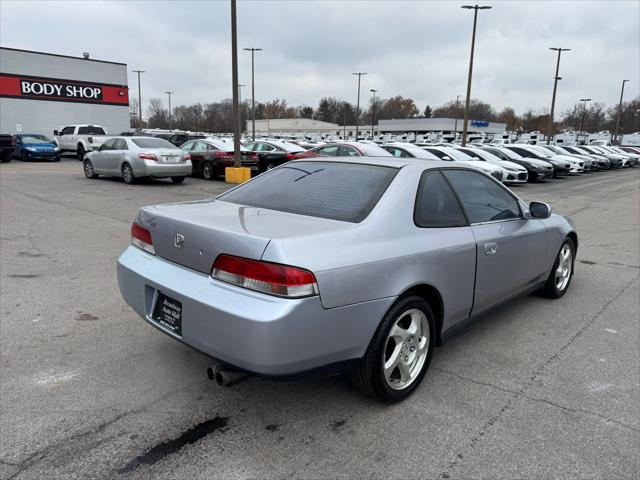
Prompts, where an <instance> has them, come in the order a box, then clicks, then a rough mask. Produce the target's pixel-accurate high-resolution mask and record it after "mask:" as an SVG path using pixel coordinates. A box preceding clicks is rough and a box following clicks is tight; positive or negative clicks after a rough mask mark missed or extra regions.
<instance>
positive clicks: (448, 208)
mask: <svg viewBox="0 0 640 480" xmlns="http://www.w3.org/2000/svg"><path fill="white" fill-rule="evenodd" d="M413 221H414V223H415V224H416V225H417V226H418V227H461V226H463V225H466V224H467V221H466V219H465V217H464V213H463V212H462V209H461V208H460V205H459V204H458V200H457V199H456V197H455V195H454V194H453V191H452V190H451V187H450V186H449V184H448V183H447V181H446V180H445V179H444V177H443V176H442V173H440V172H439V171H434V170H427V171H425V172H424V173H423V174H422V177H421V178H420V184H419V185H418V194H417V196H416V205H415V209H414V212H413Z"/></svg>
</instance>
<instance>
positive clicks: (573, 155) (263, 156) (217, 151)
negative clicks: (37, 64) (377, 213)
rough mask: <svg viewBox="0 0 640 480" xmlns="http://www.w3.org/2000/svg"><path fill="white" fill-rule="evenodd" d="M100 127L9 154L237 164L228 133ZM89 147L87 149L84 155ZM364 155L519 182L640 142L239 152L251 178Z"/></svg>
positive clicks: (631, 151)
mask: <svg viewBox="0 0 640 480" xmlns="http://www.w3.org/2000/svg"><path fill="white" fill-rule="evenodd" d="M100 128H101V127H99V126H91V125H75V126H69V127H64V128H63V129H62V130H61V131H59V132H58V131H56V132H55V134H56V135H55V137H54V139H50V138H48V137H46V136H45V135H41V134H26V133H25V134H22V133H21V134H16V135H13V137H12V139H11V143H12V147H13V153H12V155H13V156H14V157H18V158H21V159H22V160H51V161H59V160H60V156H61V154H62V153H63V152H65V151H73V149H74V148H75V151H74V153H76V154H77V155H78V158H79V159H82V160H83V162H84V163H83V168H84V172H85V174H86V176H87V177H89V178H96V177H97V176H99V175H105V176H119V177H122V178H123V179H124V180H125V181H126V182H127V183H135V182H136V181H137V180H138V179H140V178H145V177H151V178H171V179H172V180H173V181H174V182H176V183H179V182H182V181H183V180H184V178H185V177H186V176H189V175H193V176H198V177H202V178H204V179H206V180H213V179H215V178H217V177H220V176H223V175H224V172H225V168H226V167H229V166H233V164H234V153H233V149H234V145H233V140H232V138H229V137H213V136H206V135H200V134H198V135H196V134H192V133H184V132H175V133H171V134H167V133H159V134H155V135H154V134H146V135H131V134H129V133H128V132H125V133H123V134H121V135H119V136H116V137H107V136H106V134H105V133H104V132H100V130H99V129H100ZM67 137H68V138H67ZM65 142H67V143H65ZM67 144H68V145H67ZM83 145H85V146H83ZM65 146H66V147H67V148H64V147H65ZM72 147H73V148H72ZM89 148H90V149H91V150H90V151H88V152H87V150H86V149H89ZM364 156H367V157H385V156H393V157H400V158H408V157H414V158H423V159H426V160H441V161H452V162H466V163H465V164H466V165H467V166H470V167H473V168H477V169H479V170H481V171H483V172H485V173H487V174H489V175H491V176H493V177H494V178H496V179H497V180H499V181H501V182H503V183H505V184H517V183H526V182H535V181H539V180H543V179H545V178H551V177H558V176H562V175H567V174H579V173H584V172H592V171H597V170H608V169H613V168H623V167H632V166H635V165H637V164H638V161H639V159H640V147H627V146H625V147H614V146H605V145H571V146H569V145H562V146H558V145H540V144H539V145H528V144H519V143H516V144H505V143H495V144H484V143H472V144H468V145H466V146H464V147H463V146H462V145H460V144H452V143H405V142H388V143H382V144H377V143H375V142H373V141H368V140H363V141H359V142H350V141H340V142H331V143H318V142H309V141H292V140H282V139H269V138H263V139H257V140H250V139H245V140H244V142H243V143H242V149H241V163H242V166H244V167H248V168H250V169H251V171H252V174H254V175H255V174H259V173H262V172H264V171H267V170H270V169H272V168H275V167H277V166H279V165H281V164H283V163H285V162H288V161H290V160H294V159H299V158H311V157H364ZM9 158H10V157H9Z"/></svg>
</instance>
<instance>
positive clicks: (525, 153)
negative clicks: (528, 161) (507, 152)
mask: <svg viewBox="0 0 640 480" xmlns="http://www.w3.org/2000/svg"><path fill="white" fill-rule="evenodd" d="M511 150H512V151H514V152H516V153H517V154H518V155H520V156H521V157H530V156H531V153H530V152H529V151H527V150H525V149H524V148H518V147H511Z"/></svg>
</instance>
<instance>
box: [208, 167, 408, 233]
mask: <svg viewBox="0 0 640 480" xmlns="http://www.w3.org/2000/svg"><path fill="white" fill-rule="evenodd" d="M397 172H398V170H397V169H396V168H392V167H382V166H377V165H366V164H354V163H338V162H289V163H286V164H284V165H282V166H281V167H278V168H276V169H275V170H273V171H271V172H269V173H267V174H264V175H261V176H259V177H256V178H255V179H254V180H252V181H251V182H249V183H247V184H245V185H241V186H240V187H237V188H235V189H234V190H232V191H230V192H229V193H225V194H223V195H221V196H220V197H218V198H219V199H220V200H223V201H225V202H230V203H238V204H241V205H247V206H250V207H259V208H267V209H270V210H277V211H280V212H289V213H297V214H299V215H308V216H310V217H319V218H329V219H332V220H341V221H343V222H352V223H358V222H361V221H362V220H364V219H365V218H366V217H367V215H369V213H370V212H371V210H372V209H373V207H375V205H376V204H377V203H378V200H380V197H381V196H382V194H383V193H384V192H385V190H386V189H387V187H388V186H389V184H390V183H391V181H392V180H393V178H394V177H395V175H396V173H397Z"/></svg>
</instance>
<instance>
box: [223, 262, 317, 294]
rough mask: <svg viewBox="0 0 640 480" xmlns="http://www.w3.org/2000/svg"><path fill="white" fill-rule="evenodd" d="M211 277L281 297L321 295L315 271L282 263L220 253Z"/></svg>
mask: <svg viewBox="0 0 640 480" xmlns="http://www.w3.org/2000/svg"><path fill="white" fill-rule="evenodd" d="M211 276H212V277H213V278H215V279H217V280H221V281H223V282H226V283H231V284H233V285H237V286H239V287H243V288H248V289H249V290H254V291H256V292H261V293H266V294H268V295H276V296H278V297H286V298H302V297H309V296H312V295H317V294H318V284H317V283H316V277H315V275H314V274H313V273H311V272H310V271H309V270H305V269H303V268H298V267H291V266H289V265H281V264H279V263H271V262H262V261H258V260H250V259H248V258H242V257H234V256H231V255H220V256H218V258H216V261H215V262H214V264H213V270H212V272H211Z"/></svg>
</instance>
